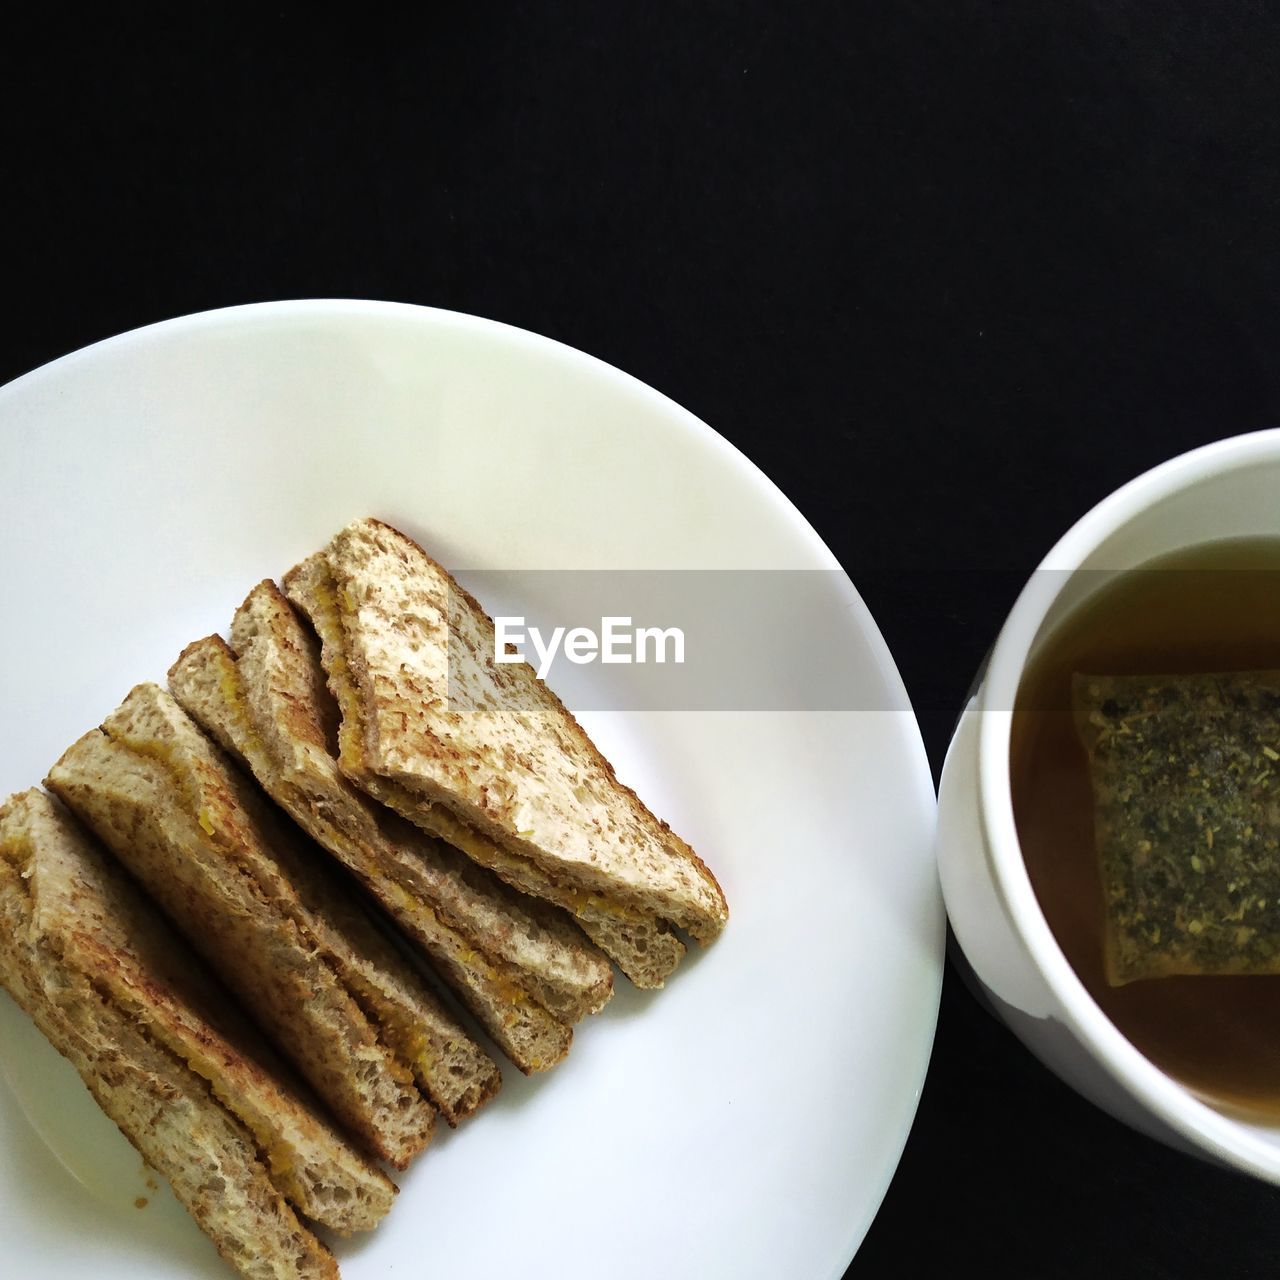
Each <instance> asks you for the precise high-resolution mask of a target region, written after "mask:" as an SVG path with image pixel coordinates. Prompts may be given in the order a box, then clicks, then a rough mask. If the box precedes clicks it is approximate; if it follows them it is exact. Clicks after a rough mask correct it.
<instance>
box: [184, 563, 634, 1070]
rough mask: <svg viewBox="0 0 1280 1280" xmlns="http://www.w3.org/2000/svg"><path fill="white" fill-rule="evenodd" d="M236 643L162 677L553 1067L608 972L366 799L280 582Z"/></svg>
mask: <svg viewBox="0 0 1280 1280" xmlns="http://www.w3.org/2000/svg"><path fill="white" fill-rule="evenodd" d="M232 639H233V642H234V643H235V645H236V647H237V649H238V653H237V652H233V650H232V648H231V647H230V646H228V645H226V644H225V643H224V642H223V641H222V640H221V639H219V638H218V637H216V636H215V637H209V638H207V639H205V640H200V641H197V642H196V643H195V644H193V645H190V646H188V648H187V649H186V651H185V652H184V653H183V654H182V656H181V657H180V658H179V659H178V661H177V662H176V663H175V664H174V666H173V668H172V669H171V670H170V673H169V682H170V688H171V689H172V691H173V693H174V695H175V696H176V697H177V698H178V700H179V702H180V703H181V704H182V705H183V707H184V708H185V709H186V710H187V711H188V712H189V713H190V714H191V715H192V717H193V718H194V719H195V720H196V721H197V722H198V723H200V724H201V726H202V727H203V728H204V729H205V730H206V732H208V733H210V734H211V735H212V736H213V737H215V738H216V739H217V741H218V742H219V743H220V744H221V745H222V746H224V747H225V748H227V749H228V750H230V751H231V752H232V753H233V754H235V755H237V756H238V757H239V758H240V759H242V760H243V761H244V762H245V763H246V764H247V766H248V767H249V768H250V769H251V770H252V771H253V773H254V775H255V777H256V778H257V779H258V781H259V782H260V783H261V784H262V786H263V787H264V788H265V789H266V791H267V792H268V794H270V795H271V797H272V798H273V799H274V800H275V801H276V802H277V803H278V804H279V805H280V806H281V807H282V808H283V809H284V810H285V811H286V812H287V813H289V814H290V816H292V817H293V818H294V819H295V821H297V822H298V824H299V825H300V826H301V827H302V828H303V829H304V830H305V831H306V832H307V833H308V834H309V835H310V836H311V837H312V838H313V839H315V840H316V842H317V843H318V844H320V845H322V846H323V847H324V848H326V849H328V850H329V852H331V853H332V854H334V856H335V857H337V858H338V859H339V860H340V861H341V862H343V863H344V864H345V865H346V866H347V867H348V868H349V869H350V870H351V871H353V872H354V873H355V874H356V875H357V876H358V877H359V879H360V880H361V881H362V882H363V883H364V885H365V887H366V888H367V889H368V890H369V891H370V892H371V893H372V895H373V896H374V897H375V898H376V899H377V900H378V901H379V902H380V904H381V905H382V906H383V908H384V909H385V910H386V911H387V912H388V914H389V915H390V916H391V917H392V918H393V919H394V920H395V921H396V923H397V924H398V925H399V926H400V927H401V928H402V929H403V930H404V931H405V932H406V934H407V935H408V936H409V937H410V938H411V939H413V940H414V941H415V942H416V943H418V944H419V946H421V947H422V949H423V950H424V951H425V952H426V953H427V955H428V956H430V957H431V959H432V960H433V961H434V963H435V965H436V967H437V969H438V971H439V972H440V973H441V974H442V976H444V977H445V978H446V980H448V981H449V982H450V985H451V986H453V987H454V989H455V991H456V992H457V993H458V994H459V996H460V997H461V998H462V999H463V1001H464V1002H465V1003H466V1004H467V1005H468V1007H469V1008H471V1010H472V1012H473V1013H474V1014H475V1015H476V1016H477V1018H478V1019H479V1020H480V1022H481V1024H482V1025H483V1026H484V1027H485V1029H486V1030H487V1031H488V1032H489V1033H490V1034H491V1035H492V1036H493V1037H494V1039H495V1040H496V1041H497V1043H498V1044H499V1045H500V1046H501V1047H502V1049H503V1051H504V1052H505V1053H507V1054H508V1056H510V1057H511V1058H512V1060H513V1061H514V1062H516V1063H517V1065H518V1066H520V1067H521V1068H522V1069H524V1070H529V1069H537V1068H545V1067H549V1066H551V1065H552V1064H553V1063H554V1062H556V1061H558V1060H559V1059H560V1058H561V1057H562V1056H563V1054H564V1052H565V1050H566V1049H567V1048H568V1045H569V1034H568V1030H567V1027H565V1026H563V1025H562V1024H561V1022H560V1021H559V1020H558V1019H559V1018H563V1019H564V1021H566V1022H567V1021H571V1020H574V1019H576V1018H577V1017H581V1016H582V1015H583V1014H585V1013H589V1012H594V1011H595V1010H596V1009H598V1008H599V1007H600V1006H601V1005H602V1004H603V1003H604V1001H605V1000H607V999H608V996H609V994H610V991H611V988H612V974H611V971H610V970H609V967H608V965H607V963H606V962H605V961H604V960H603V958H602V957H600V956H599V954H598V953H596V952H595V951H594V949H593V948H591V947H590V945H589V944H588V943H587V942H586V940H585V939H583V938H582V937H581V936H580V935H577V936H575V933H574V931H573V930H572V929H571V928H570V927H569V926H568V925H567V924H566V923H565V922H564V921H563V920H561V919H559V918H557V917H555V916H554V915H552V914H551V913H550V912H548V911H547V910H546V909H545V908H541V906H540V904H537V903H532V902H529V901H528V900H522V899H520V898H519V897H518V896H517V895H516V894H514V893H512V892H511V890H509V889H507V888H506V886H505V885H502V884H500V883H498V882H496V881H495V880H493V879H492V878H491V877H485V873H483V872H479V871H478V869H476V868H473V867H472V866H471V865H470V863H468V862H467V860H466V859H465V858H462V857H461V856H460V855H458V854H456V853H454V852H453V851H452V850H449V849H447V848H444V847H442V846H441V845H440V844H439V843H438V842H435V841H431V840H428V839H427V838H426V837H424V836H423V835H421V833H419V832H417V831H416V830H415V829H413V828H411V827H409V826H408V825H407V824H405V823H402V822H400V821H399V820H397V819H396V818H395V817H394V815H392V814H389V813H387V812H386V811H385V810H382V809H381V808H380V807H379V806H376V805H374V804H372V803H371V802H370V801H369V800H368V799H367V797H365V796H364V795H363V794H362V793H361V792H359V791H357V790H356V789H355V788H354V787H353V786H352V785H351V784H350V782H348V780H347V779H346V778H344V777H343V776H342V774H341V773H340V772H339V771H338V768H337V764H336V762H335V761H334V759H333V757H332V755H331V754H330V753H329V750H328V746H327V735H326V721H327V720H329V719H332V716H333V710H332V706H331V701H330V697H329V694H328V691H327V690H326V689H325V688H324V676H323V673H322V671H321V670H320V666H319V657H318V654H317V653H316V651H315V644H314V641H313V640H312V638H311V637H310V635H309V634H308V632H307V631H306V629H305V628H304V626H303V624H302V623H301V622H300V621H299V620H298V618H297V616H296V615H295V614H294V612H293V610H292V608H291V607H290V605H289V604H288V602H287V601H286V600H285V599H284V597H283V596H281V595H280V594H279V592H278V591H277V590H276V588H275V586H274V584H271V583H262V584H260V585H259V586H258V587H256V588H254V590H253V591H252V592H251V593H250V595H249V597H248V599H247V600H246V601H245V603H244V605H243V606H242V607H241V609H240V610H239V611H238V612H237V614H236V618H235V622H234V624H233V627H232Z"/></svg>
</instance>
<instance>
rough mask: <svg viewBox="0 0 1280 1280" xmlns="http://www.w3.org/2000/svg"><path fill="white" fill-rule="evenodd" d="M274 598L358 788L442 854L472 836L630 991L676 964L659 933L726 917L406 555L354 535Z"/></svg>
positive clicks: (523, 680)
mask: <svg viewBox="0 0 1280 1280" xmlns="http://www.w3.org/2000/svg"><path fill="white" fill-rule="evenodd" d="M285 588H286V593H287V594H289V596H290V598H291V599H293V600H294V602H295V603H297V604H299V605H300V606H301V607H302V608H303V609H304V610H305V611H306V612H307V613H308V614H309V615H310V617H311V619H312V621H313V624H314V625H315V626H316V629H317V631H318V632H319V634H320V636H321V640H322V642H323V643H324V649H325V662H326V670H327V672H328V675H329V678H330V684H331V687H332V688H333V689H334V692H335V694H337V695H338V697H339V701H340V703H341V706H342V713H343V719H342V727H341V733H340V748H341V750H340V760H341V763H342V767H343V769H344V771H347V772H348V773H349V774H350V776H352V777H353V778H354V780H356V781H357V782H358V783H359V785H361V786H362V787H366V788H367V789H368V790H370V791H371V792H373V793H374V794H378V795H379V797H380V798H382V799H383V800H384V802H386V803H388V804H391V805H392V806H393V807H395V808H397V809H398V810H400V811H401V812H405V813H406V816H409V817H411V818H412V819H413V820H414V821H417V822H418V823H419V824H420V825H422V826H423V827H424V828H426V829H428V830H432V831H435V832H436V833H438V834H441V835H443V836H444V838H446V839H449V840H450V841H451V842H452V843H458V844H460V845H461V844H463V839H462V838H461V836H460V833H461V832H470V833H473V842H474V840H478V841H479V842H480V843H479V845H478V846H475V845H474V843H473V847H472V848H467V849H466V850H465V851H466V852H468V853H469V854H470V855H471V856H472V857H475V858H477V860H479V861H482V862H485V864H486V865H489V866H491V867H492V869H494V870H496V871H497V872H498V873H499V874H500V875H502V876H503V878H505V879H507V880H508V881H509V882H511V883H513V884H516V885H517V886H518V887H520V888H522V889H523V890H525V891H526V892H533V893H537V894H539V896H543V897H546V898H548V899H549V900H551V901H555V902H557V903H559V904H560V905H562V906H565V907H567V908H568V909H570V910H572V911H573V912H574V913H575V914H576V915H577V916H578V919H579V923H580V924H582V926H583V928H584V929H585V930H586V931H587V932H588V934H589V935H590V936H592V937H593V939H594V940H596V941H597V942H598V943H599V944H600V945H601V946H602V947H604V949H606V950H608V951H610V954H613V955H614V958H615V959H617V960H618V962H619V965H620V967H622V968H623V971H624V972H627V973H628V975H629V976H632V977H633V980H635V978H636V977H637V974H636V973H634V972H633V970H636V969H640V970H643V969H645V968H646V966H647V965H648V964H649V963H651V962H650V961H648V960H647V959H646V957H647V956H648V955H649V953H650V952H651V951H652V950H654V949H655V948H656V949H657V950H658V951H659V952H662V951H663V950H664V949H665V952H666V954H665V956H664V960H663V963H662V964H661V965H659V966H657V967H658V970H659V972H657V973H654V972H650V973H647V974H645V973H642V974H641V975H640V976H641V978H642V980H645V979H647V980H646V981H645V985H656V983H655V982H654V981H653V979H655V978H656V979H657V981H658V982H660V980H661V976H663V975H662V973H661V970H663V969H665V970H666V971H668V972H669V969H670V967H672V966H673V965H674V963H675V962H676V961H678V959H679V952H678V951H677V950H676V948H675V946H669V945H667V944H666V943H665V937H670V935H669V933H666V924H665V922H666V921H671V922H673V923H675V924H677V925H679V926H680V927H682V928H684V929H686V930H688V931H689V932H690V933H692V934H693V935H694V937H696V938H698V939H699V940H700V941H704V942H705V941H709V940H710V939H711V938H713V937H714V936H715V935H716V934H717V933H718V932H719V931H720V929H721V928H722V927H723V925H724V922H725V920H726V919H727V907H726V905H725V901H724V896H723V894H722V893H721V891H720V888H719V885H718V884H717V883H716V881H715V879H714V877H713V876H712V875H711V873H710V872H709V871H708V870H707V869H706V867H705V866H704V865H703V863H702V862H701V860H700V859H698V858H697V856H696V855H695V854H694V853H693V851H692V850H691V849H689V847H688V846H687V845H686V844H685V843H684V842H683V841H681V840H680V839H679V837H677V836H675V835H674V833H672V832H671V831H670V829H669V828H668V827H667V826H666V825H665V824H664V823H661V822H660V821H659V820H658V819H656V818H655V817H654V816H653V815H652V814H651V813H650V812H649V810H648V809H647V808H645V806H644V805H643V804H642V803H641V802H640V801H639V799H638V798H637V797H636V796H635V794H634V793H633V792H631V791H630V790H628V789H627V788H625V787H623V786H622V785H621V784H619V783H618V782H617V780H616V778H615V777H614V774H613V771H612V769H611V767H610V766H609V764H608V763H607V762H606V761H605V760H604V759H603V757H602V756H600V754H599V752H598V751H596V749H595V748H594V746H593V745H592V744H591V743H590V741H589V740H588V739H587V737H586V735H585V734H584V733H583V731H582V730H581V728H580V727H579V726H578V724H577V722H576V721H575V720H574V719H573V717H572V716H571V715H570V714H569V713H568V711H567V710H566V709H565V708H564V707H563V705H562V704H561V703H560V702H559V700H558V699H556V697H555V696H554V694H552V693H551V692H550V690H548V689H547V687H546V686H545V685H544V684H542V683H541V682H540V681H538V680H537V679H536V677H535V675H534V673H533V671H532V670H531V669H530V668H529V667H528V666H527V665H526V664H523V663H519V664H498V663H495V662H494V660H493V657H494V655H493V644H494V633H493V627H492V624H491V622H490V620H489V619H488V618H487V617H486V616H485V614H484V613H483V611H482V610H481V609H480V607H479V606H478V605H477V604H476V602H475V601H474V600H473V599H472V598H471V597H470V596H469V595H467V594H466V593H465V592H464V591H463V590H462V588H461V587H459V586H458V584H457V583H456V582H454V580H453V579H452V578H451V577H450V576H449V575H448V574H447V573H446V572H445V571H444V570H443V569H442V568H441V567H440V566H439V565H438V564H436V562H435V561H433V560H431V558H430V557H429V556H427V555H426V553H425V552H423V551H422V549H421V548H420V547H418V546H417V544H415V543H413V542H412V541H411V540H410V539H408V538H406V537H405V536H404V535H402V534H400V533H398V532H397V531H395V530H393V529H390V528H389V527H388V526H386V525H383V524H381V523H379V522H377V521H372V520H362V521H357V522H356V523H355V524H353V525H351V526H349V527H348V528H347V529H345V530H343V531H342V533H340V534H339V535H338V536H337V537H336V538H335V539H334V540H333V542H332V543H331V544H330V547H329V548H328V550H327V552H326V553H324V554H323V555H322V556H319V557H311V558H310V559H309V560H308V561H305V562H304V563H303V564H302V565H299V566H298V567H297V568H296V569H295V570H293V571H292V572H291V573H290V574H289V575H288V576H287V577H286V579H285ZM450 828H452V830H451V829H450ZM455 835H458V836H459V838H458V839H455ZM610 932H611V933H613V934H614V935H615V937H614V938H613V939H612V940H611V942H606V940H605V937H604V936H600V935H602V934H605V935H607V934H608V933H610ZM628 933H630V935H631V936H628ZM664 934H665V937H664ZM676 941H677V940H675V939H674V938H672V943H675V942H676Z"/></svg>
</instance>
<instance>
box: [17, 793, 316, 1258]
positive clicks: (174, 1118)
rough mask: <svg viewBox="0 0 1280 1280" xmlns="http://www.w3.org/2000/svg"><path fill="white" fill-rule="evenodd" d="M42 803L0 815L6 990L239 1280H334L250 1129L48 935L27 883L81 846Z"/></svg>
mask: <svg viewBox="0 0 1280 1280" xmlns="http://www.w3.org/2000/svg"><path fill="white" fill-rule="evenodd" d="M37 795H38V793H26V795H25V796H20V797H17V798H16V800H15V801H12V802H10V804H8V805H6V806H5V807H4V808H3V809H0V825H2V830H3V834H2V835H0V985H3V986H4V987H5V988H6V989H7V990H8V991H9V993H10V994H11V995H12V996H13V998H14V999H15V1000H16V1001H17V1003H18V1004H19V1005H20V1006H21V1007H22V1008H23V1009H25V1010H26V1011H27V1013H28V1014H29V1015H30V1016H31V1018H32V1019H33V1020H34V1022H35V1023H36V1025H37V1026H38V1027H39V1028H40V1030H41V1031H42V1032H43V1033H44V1035H45V1037H46V1039H48V1040H49V1042H50V1043H51V1044H52V1045H53V1046H54V1048H55V1049H57V1050H58V1052H59V1053H61V1054H62V1055H63V1057H65V1058H67V1059H68V1060H69V1061H70V1062H71V1064H72V1065H73V1066H74V1067H75V1069H76V1071H77V1072H78V1073H79V1074H80V1078H81V1079H82V1080H83V1081H84V1083H85V1085H86V1086H87V1087H88V1088H89V1090H90V1092H91V1093H92V1094H93V1096H94V1098H95V1099H96V1101H97V1102H98V1104H99V1106H101V1107H102V1109H103V1111H105V1112H106V1114H107V1115H108V1116H109V1117H110V1118H111V1119H112V1120H113V1121H114V1122H115V1124H116V1125H117V1126H118V1127H119V1129H120V1131H121V1132H122V1133H123V1134H124V1136H125V1137H126V1138H127V1139H128V1140H129V1141H130V1142H131V1143H132V1144H133V1146H134V1147H136V1148H137V1150H138V1152H139V1154H140V1155H141V1156H142V1158H143V1159H144V1160H145V1161H146V1162H147V1163H148V1164H149V1165H151V1167H152V1168H154V1169H155V1170H157V1172H159V1173H161V1174H163V1175H164V1176H165V1177H166V1178H167V1179H168V1180H169V1183H170V1185H171V1186H172V1187H173V1191H174V1194H175V1195H176V1196H177V1198H178V1200H179V1202H180V1203H181V1204H182V1205H183V1206H184V1207H185V1208H186V1209H187V1210H188V1212H189V1213H190V1214H191V1216H192V1217H193V1218H194V1219H195V1220H196V1222H197V1223H198V1224H199V1226H200V1228H201V1229H202V1230H203V1231H204V1232H205V1234H206V1235H207V1236H208V1237H209V1238H210V1240H212V1242H213V1244H214V1246H215V1247H216V1248H217V1250H218V1252H219V1253H220V1254H221V1255H222V1256H223V1258H225V1259H226V1261H227V1262H228V1263H230V1264H231V1266H232V1267H234V1268H235V1269H236V1271H238V1272H239V1273H240V1275H242V1276H244V1277H246V1280H337V1277H338V1265H337V1263H336V1262H335V1260H334V1258H333V1255H332V1254H330V1253H329V1251H328V1250H327V1249H326V1248H325V1246H324V1245H323V1244H321V1243H320V1241H319V1240H317V1239H316V1238H315V1236H313V1235H312V1234H311V1232H310V1231H308V1230H307V1228H306V1227H305V1226H303V1224H302V1223H301V1222H300V1221H299V1220H298V1217H297V1215H296V1214H295V1212H294V1210H293V1209H292V1208H291V1207H290V1205H289V1204H288V1202H287V1201H286V1199H285V1197H284V1195H283V1194H282V1193H281V1191H280V1189H279V1185H278V1181H277V1180H275V1179H273V1177H272V1176H271V1174H269V1172H268V1169H267V1167H266V1165H265V1164H264V1162H263V1160H262V1159H261V1157H260V1153H259V1150H258V1148H257V1146H256V1144H255V1140H254V1138H253V1136H252V1134H251V1133H250V1131H249V1129H248V1128H246V1127H245V1125H244V1124H242V1123H241V1121H240V1120H239V1119H238V1118H237V1117H236V1116H235V1115H234V1114H232V1112H231V1111H229V1110H228V1109H226V1108H225V1107H224V1106H223V1105H222V1104H221V1103H220V1102H219V1100H218V1098H217V1097H216V1095H215V1093H214V1091H213V1088H212V1087H211V1085H210V1083H209V1081H208V1080H207V1079H206V1078H205V1077H204V1076H202V1075H201V1074H199V1073H197V1071H195V1070H194V1069H193V1068H192V1067H191V1066H190V1065H189V1064H188V1063H187V1062H186V1061H184V1060H183V1058H182V1057H181V1056H180V1055H179V1054H177V1053H174V1052H173V1051H172V1050H171V1049H170V1048H169V1047H168V1046H167V1045H166V1044H164V1043H163V1042H162V1041H160V1040H158V1039H153V1038H152V1036H151V1035H150V1034H149V1032H148V1030H147V1029H146V1028H145V1027H144V1026H143V1025H141V1024H140V1023H139V1022H138V1021H137V1020H135V1019H134V1018H133V1017H132V1016H131V1015H130V1014H129V1013H128V1012H126V1011H125V1010H124V1009H123V1008H122V1007H121V1006H120V1005H119V1004H117V1003H116V1002H115V1001H114V1000H113V999H112V998H111V997H110V996H109V995H107V994H105V993H104V992H103V991H102V990H101V989H100V988H99V987H98V986H97V985H96V984H95V983H94V982H93V981H91V978H90V976H89V975H87V974H86V973H85V972H84V971H83V970H82V969H81V968H80V967H79V966H78V965H77V964H76V963H73V962H70V961H68V960H67V958H66V957H65V956H64V955H63V954H62V953H61V952H60V951H59V949H58V944H57V939H58V936H59V935H55V934H50V933H48V932H46V931H45V929H44V927H43V926H42V925H41V923H40V915H41V914H42V907H41V903H40V901H39V899H40V896H41V889H40V887H38V886H33V885H32V884H31V883H30V881H31V879H32V877H29V876H27V875H26V871H27V870H28V869H29V868H30V867H31V866H32V864H33V862H34V863H35V864H36V865H37V866H39V865H40V864H41V863H42V861H43V852H44V850H45V849H47V848H48V847H49V842H50V841H52V842H53V843H54V845H55V846H56V847H61V848H63V849H65V850H67V851H69V852H70V853H71V856H72V857H73V858H78V857H79V855H80V853H81V851H82V850H81V846H82V841H81V840H80V837H79V836H78V835H75V834H72V833H71V832H70V831H69V830H68V829H67V828H66V827H64V826H63V824H62V821H61V820H60V819H58V818H57V817H56V816H51V815H50V814H49V813H48V811H47V810H45V809H44V804H43V803H42V800H41V799H38V798H36V797H37ZM95 856H96V855H92V853H91V854H90V861H92V860H93V858H94V857H95Z"/></svg>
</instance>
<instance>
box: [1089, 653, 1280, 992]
mask: <svg viewBox="0 0 1280 1280" xmlns="http://www.w3.org/2000/svg"><path fill="white" fill-rule="evenodd" d="M1072 684H1073V689H1072V695H1073V703H1074V710H1075V720H1076V727H1077V730H1078V731H1079V734H1080V737H1081V740H1082V741H1083V743H1084V746H1085V750H1086V751H1087V752H1088V755H1089V767H1090V773H1091V777H1092V780H1093V795H1094V806H1095V828H1096V833H1097V845H1098V856H1099V860H1100V864H1101V870H1102V888H1103V896H1104V913H1105V924H1106V930H1105V935H1106V942H1105V946H1106V966H1107V977H1108V981H1110V982H1111V984H1112V985H1113V986H1120V985H1122V984H1124V983H1126V982H1133V981H1134V980H1135V979H1138V978H1159V977H1166V976H1169V975H1173V974H1231V973H1234V974H1245V973H1280V671H1238V672H1226V673H1222V674H1216V675H1189V676H1097V675H1079V674H1077V675H1076V676H1075V677H1074V678H1073V682H1072Z"/></svg>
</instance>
